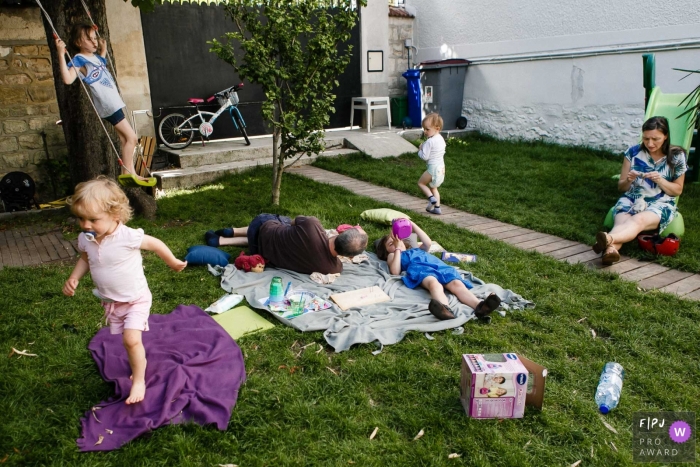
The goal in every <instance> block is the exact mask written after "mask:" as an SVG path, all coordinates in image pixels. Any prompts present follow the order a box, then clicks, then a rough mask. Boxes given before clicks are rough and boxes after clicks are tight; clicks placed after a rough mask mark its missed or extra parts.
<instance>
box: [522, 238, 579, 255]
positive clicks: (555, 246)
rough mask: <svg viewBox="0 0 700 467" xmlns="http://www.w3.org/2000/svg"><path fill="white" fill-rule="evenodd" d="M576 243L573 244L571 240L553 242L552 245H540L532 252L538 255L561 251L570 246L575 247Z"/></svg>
mask: <svg viewBox="0 0 700 467" xmlns="http://www.w3.org/2000/svg"><path fill="white" fill-rule="evenodd" d="M577 244H578V243H577V242H574V241H572V240H564V239H559V240H557V241H554V242H552V243H547V244H545V245H540V246H538V247H535V248H533V250H534V251H536V252H538V253H549V252H550V251H556V250H561V249H564V248H569V247H570V246H573V245H577Z"/></svg>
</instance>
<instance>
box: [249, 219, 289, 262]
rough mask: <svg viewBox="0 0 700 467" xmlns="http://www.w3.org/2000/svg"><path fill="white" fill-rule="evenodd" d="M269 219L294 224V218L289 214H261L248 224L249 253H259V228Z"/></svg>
mask: <svg viewBox="0 0 700 467" xmlns="http://www.w3.org/2000/svg"><path fill="white" fill-rule="evenodd" d="M267 221H280V222H281V223H283V224H287V225H292V220H291V219H290V218H289V217H287V216H280V215H279V214H259V215H257V216H255V218H254V219H253V220H252V221H251V222H250V224H249V225H248V235H247V237H248V254H250V255H257V254H259V250H258V230H260V227H261V226H262V225H263V224H264V223H265V222H267Z"/></svg>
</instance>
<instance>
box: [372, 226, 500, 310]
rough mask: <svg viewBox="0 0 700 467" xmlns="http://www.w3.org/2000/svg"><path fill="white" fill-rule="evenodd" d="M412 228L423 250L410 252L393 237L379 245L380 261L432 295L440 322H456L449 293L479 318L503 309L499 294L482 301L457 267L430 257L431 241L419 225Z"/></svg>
mask: <svg viewBox="0 0 700 467" xmlns="http://www.w3.org/2000/svg"><path fill="white" fill-rule="evenodd" d="M411 226H412V227H413V232H414V233H415V234H416V235H417V236H418V241H420V242H423V244H422V245H421V246H420V248H410V245H407V244H406V243H404V241H403V240H400V239H399V238H398V237H396V236H395V235H394V234H389V235H385V236H383V237H382V238H380V239H379V240H378V241H377V242H375V245H374V246H375V251H376V253H377V257H378V258H379V259H381V260H384V261H386V262H387V265H388V266H389V272H391V273H392V274H395V275H399V274H401V273H402V272H404V271H405V272H406V275H404V276H403V278H402V280H403V283H404V284H406V286H407V287H409V288H411V289H415V288H416V287H418V286H419V285H420V286H422V287H423V288H424V289H427V290H428V292H430V297H431V299H430V304H429V306H428V309H429V310H430V312H431V313H432V314H433V315H434V316H435V317H436V318H438V319H454V318H455V315H454V312H453V311H452V310H451V309H450V307H449V306H447V302H448V300H447V297H446V296H445V289H447V290H448V291H449V292H452V293H453V294H454V295H455V296H456V297H457V299H458V300H459V301H460V302H462V303H464V304H465V305H467V306H468V307H470V308H473V309H474V314H476V316H477V317H478V318H485V317H487V316H488V315H490V314H491V312H492V311H494V310H495V309H496V308H498V307H499V305H500V304H501V299H500V298H499V297H498V295H496V294H491V295H489V296H488V297H487V298H486V300H482V301H479V299H478V298H476V296H475V295H474V294H473V293H471V292H470V291H469V289H471V288H472V287H473V285H472V283H471V282H469V281H468V280H465V279H462V277H461V276H460V275H459V273H458V272H457V270H456V269H455V268H454V267H452V266H448V265H447V264H445V263H443V262H442V261H441V260H439V259H438V258H436V257H435V256H433V255H431V254H430V253H428V251H429V250H430V243H431V240H430V237H428V235H427V234H426V233H425V232H424V231H423V229H421V228H420V227H418V226H417V225H416V223H415V222H411Z"/></svg>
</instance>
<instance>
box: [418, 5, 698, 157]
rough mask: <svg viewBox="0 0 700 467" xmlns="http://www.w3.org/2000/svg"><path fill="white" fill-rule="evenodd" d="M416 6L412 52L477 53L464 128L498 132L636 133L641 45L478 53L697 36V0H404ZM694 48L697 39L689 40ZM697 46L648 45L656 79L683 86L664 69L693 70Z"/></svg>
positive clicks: (628, 137)
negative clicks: (508, 59) (544, 56)
mask: <svg viewBox="0 0 700 467" xmlns="http://www.w3.org/2000/svg"><path fill="white" fill-rule="evenodd" d="M407 3H408V4H409V5H411V6H412V7H414V8H415V9H416V20H415V23H414V28H415V29H414V40H415V43H416V46H417V47H418V58H419V60H429V59H440V58H452V57H459V58H468V59H476V60H477V63H479V64H477V65H473V66H471V67H470V68H469V69H468V71H467V74H466V79H465V87H464V96H463V97H464V98H463V111H464V114H465V115H466V116H467V117H468V119H469V126H470V127H473V128H478V129H480V130H481V131H484V132H486V133H489V134H493V135H495V136H498V137H504V138H524V139H540V138H542V139H545V140H549V141H554V142H558V143H562V144H577V145H579V144H584V145H590V146H594V147H601V148H607V149H613V150H619V149H623V148H625V147H626V146H627V145H628V144H630V143H633V142H635V141H636V139H637V137H638V134H639V131H640V127H641V123H642V119H643V117H644V111H643V108H644V88H643V85H642V58H641V56H642V53H644V52H643V51H635V52H624V51H623V52H622V53H619V54H615V55H599V56H589V57H578V58H572V57H569V58H556V59H549V60H536V61H520V62H515V63H501V64H483V62H481V63H480V62H479V61H478V60H479V59H480V58H493V57H495V58H498V57H499V56H500V57H503V56H505V55H508V56H510V55H529V54H541V53H548V52H555V53H556V52H563V51H565V52H572V53H576V52H578V51H581V50H592V49H595V48H607V49H609V48H611V47H621V48H625V47H629V46H637V45H640V46H642V47H654V46H657V45H659V44H669V43H670V44H673V43H680V42H683V41H689V40H693V39H694V40H700V8H698V3H697V1H695V0H693V1H690V0H669V1H664V2H658V1H652V0H616V1H615V2H607V3H601V2H600V1H598V0H581V1H578V2H570V1H565V0H556V1H551V0H550V1H543V2H525V3H524V2H520V1H516V0H505V1H501V2H488V1H486V0H478V1H471V2H469V3H468V4H463V3H457V2H448V1H446V0H407ZM695 47H698V46H695ZM698 62H700V48H691V49H686V50H678V51H659V52H656V84H657V85H658V86H660V87H661V88H662V90H663V91H664V92H678V93H685V92H688V91H690V90H692V89H693V88H694V87H695V86H696V85H697V84H698V82H699V81H700V79H698V78H697V77H695V78H689V79H686V80H684V81H681V82H679V81H678V80H679V79H680V78H681V77H682V76H683V74H682V73H680V72H677V71H673V70H672V68H679V67H680V68H697V63H698Z"/></svg>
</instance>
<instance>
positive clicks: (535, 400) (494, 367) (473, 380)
mask: <svg viewBox="0 0 700 467" xmlns="http://www.w3.org/2000/svg"><path fill="white" fill-rule="evenodd" d="M546 379H547V369H546V368H544V367H543V366H540V365H538V364H536V363H534V362H531V361H530V360H528V359H527V358H525V357H523V356H520V355H516V354H514V353H503V354H500V353H498V354H465V355H462V378H461V384H460V393H461V395H460V400H461V401H462V406H463V407H464V411H465V412H466V413H467V415H469V416H470V417H472V418H522V417H523V414H524V413H525V405H531V406H534V407H537V408H538V409H542V402H543V400H544V384H545V380H546Z"/></svg>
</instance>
